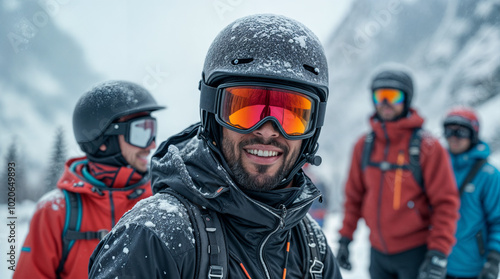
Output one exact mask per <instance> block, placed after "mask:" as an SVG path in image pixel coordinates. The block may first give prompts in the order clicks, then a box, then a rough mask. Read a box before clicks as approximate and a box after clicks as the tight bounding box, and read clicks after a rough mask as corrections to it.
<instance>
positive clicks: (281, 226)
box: [234, 186, 321, 279]
mask: <svg viewBox="0 0 500 279" xmlns="http://www.w3.org/2000/svg"><path fill="white" fill-rule="evenodd" d="M234 188H235V189H236V190H237V191H239V192H240V193H242V194H243V195H244V196H246V195H245V193H243V191H241V190H240V189H239V188H238V187H236V186H235V187H234ZM319 196H321V194H320V193H318V194H317V195H316V196H314V197H313V198H312V199H311V200H310V201H309V202H307V203H305V204H303V205H302V206H299V207H297V208H294V209H292V210H288V209H287V208H286V207H285V205H283V204H282V205H281V206H280V207H281V209H282V212H281V215H278V214H276V213H274V212H272V211H271V210H270V209H269V208H267V207H265V206H262V205H261V204H259V203H257V202H256V201H254V200H252V199H248V200H249V201H250V202H251V203H253V204H255V205H257V206H259V207H260V208H262V209H264V210H265V211H267V212H269V213H271V214H272V215H274V216H276V217H278V218H280V224H279V225H278V227H276V229H274V230H273V231H272V232H270V233H269V234H268V235H267V237H266V238H265V239H264V241H263V242H262V244H261V246H260V247H259V259H260V263H261V264H262V267H263V268H264V272H265V273H266V277H267V278H268V279H271V276H270V275H269V270H268V268H267V265H266V263H265V262H264V255H263V252H264V246H265V245H266V243H267V241H268V240H269V238H270V237H271V236H272V235H273V234H274V233H276V232H277V231H278V230H279V229H280V228H284V227H285V221H284V220H285V218H284V217H286V215H287V214H288V212H294V211H297V210H300V209H302V208H304V207H305V206H307V205H309V204H311V203H313V202H314V200H315V199H316V198H317V197H319Z"/></svg>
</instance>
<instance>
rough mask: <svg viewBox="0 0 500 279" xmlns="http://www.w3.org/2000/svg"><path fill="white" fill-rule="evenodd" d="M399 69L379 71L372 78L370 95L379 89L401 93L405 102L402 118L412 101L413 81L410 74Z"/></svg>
mask: <svg viewBox="0 0 500 279" xmlns="http://www.w3.org/2000/svg"><path fill="white" fill-rule="evenodd" d="M401 67H402V66H399V67H398V66H395V65H392V66H386V69H384V70H381V71H379V72H378V73H377V74H376V75H375V76H374V77H373V79H372V83H371V87H370V89H371V93H373V92H374V91H375V90H376V89H379V88H393V89H398V90H401V91H403V93H404V94H405V100H404V111H403V114H402V116H406V114H407V113H408V110H409V108H410V106H411V101H412V99H413V80H412V78H411V76H410V73H409V72H408V71H406V70H404V69H402V68H401Z"/></svg>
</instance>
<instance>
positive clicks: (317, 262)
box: [300, 215, 326, 279]
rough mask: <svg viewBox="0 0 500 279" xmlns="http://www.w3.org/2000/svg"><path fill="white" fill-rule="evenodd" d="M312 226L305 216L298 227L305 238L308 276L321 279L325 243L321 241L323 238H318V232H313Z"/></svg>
mask: <svg viewBox="0 0 500 279" xmlns="http://www.w3.org/2000/svg"><path fill="white" fill-rule="evenodd" d="M313 226H314V225H313V224H312V222H311V219H309V216H307V215H306V216H305V217H304V218H303V219H302V221H301V222H300V227H301V228H302V231H303V233H304V235H305V237H306V242H307V247H308V248H309V249H308V252H307V260H308V263H309V268H308V271H309V276H310V278H312V279H322V278H323V268H324V263H323V262H324V260H325V256H326V242H325V241H321V239H324V236H323V235H321V236H320V235H319V233H320V232H319V231H318V230H315V229H314V228H313ZM322 242H323V243H322Z"/></svg>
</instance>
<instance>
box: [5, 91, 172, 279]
mask: <svg viewBox="0 0 500 279" xmlns="http://www.w3.org/2000/svg"><path fill="white" fill-rule="evenodd" d="M163 108H164V107H162V106H159V105H157V103H156V101H155V100H154V98H153V97H152V96H151V94H150V93H149V92H148V91H147V90H146V89H144V88H143V87H141V86H139V85H137V84H134V83H131V82H126V81H109V82H105V83H102V84H99V85H97V86H96V87H94V88H92V89H91V90H90V91H88V92H86V93H85V94H84V95H83V96H82V97H81V98H80V99H79V100H78V103H77V104H76V107H75V110H74V112H73V131H74V134H75V138H76V141H77V142H78V144H79V145H80V148H81V149H82V150H83V151H84V152H85V154H86V157H81V158H74V159H70V160H68V162H66V168H65V171H64V173H63V175H62V177H61V179H60V180H59V182H58V185H57V189H55V190H53V191H51V192H49V193H47V194H46V195H45V196H44V197H42V198H41V199H40V201H39V202H38V204H37V208H36V212H35V214H34V216H33V218H32V220H31V224H30V229H29V233H28V236H27V237H26V240H25V242H24V245H23V247H22V249H21V255H20V257H19V262H18V265H17V267H16V270H15V272H14V277H13V278H71V279H75V278H76V279H78V278H88V272H87V266H88V262H89V258H90V255H91V254H92V252H93V251H94V248H95V247H96V246H97V244H98V243H99V240H100V239H101V238H102V237H104V235H105V234H106V233H107V232H109V231H110V230H111V228H112V227H113V226H114V225H115V224H116V222H117V221H118V220H119V219H120V217H121V216H122V215H123V214H124V213H125V212H127V211H128V210H129V209H131V208H132V207H133V206H134V205H135V204H136V203H137V202H138V201H139V200H141V199H143V198H146V197H149V196H151V195H152V192H151V184H150V178H149V174H148V159H147V157H148V155H149V153H150V152H151V151H152V150H153V149H154V148H156V144H155V136H156V119H155V118H153V117H152V116H151V112H152V111H155V110H159V109H163Z"/></svg>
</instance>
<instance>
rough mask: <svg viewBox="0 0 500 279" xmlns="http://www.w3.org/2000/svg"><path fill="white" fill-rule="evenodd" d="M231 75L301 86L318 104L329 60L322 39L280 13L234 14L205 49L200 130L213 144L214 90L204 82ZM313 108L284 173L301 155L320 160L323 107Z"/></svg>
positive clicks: (216, 82)
mask: <svg viewBox="0 0 500 279" xmlns="http://www.w3.org/2000/svg"><path fill="white" fill-rule="evenodd" d="M231 80H232V81H264V82H266V83H276V84H286V85H293V86H297V87H302V88H306V89H309V90H310V91H312V92H314V93H315V94H316V95H317V96H318V97H319V99H320V101H321V104H322V106H323V107H326V102H327V99H328V65H327V60H326V56H325V53H324V50H323V47H322V45H321V42H320V41H319V39H318V38H317V37H316V35H314V33H313V32H312V31H311V30H309V29H308V28H307V27H306V26H304V25H303V24H301V23H299V22H297V21H295V20H293V19H290V18H287V17H284V16H280V15H273V14H260V15H251V16H247V17H243V18H241V19H238V20H236V21H234V22H233V23H230V24H229V25H228V26H227V27H226V28H224V29H223V30H222V31H221V32H220V33H219V34H218V35H217V37H216V38H215V39H214V41H213V42H212V44H211V46H210V48H209V50H208V53H207V56H206V58H205V64H204V67H203V73H202V80H201V81H200V90H201V100H200V113H201V131H200V134H201V135H205V136H206V137H207V138H208V139H209V140H210V141H213V142H215V143H216V144H218V143H219V137H220V129H221V127H220V125H218V123H217V122H216V120H215V116H214V110H213V109H212V108H213V104H215V100H214V99H215V96H214V95H213V92H209V90H208V87H212V88H213V87H217V86H218V85H220V84H221V83H223V82H226V81H231ZM207 86H208V87H207ZM207 100H208V101H207ZM207 103H208V104H209V105H208V106H207V105H206V104H207ZM315 113H318V114H321V116H320V117H318V121H317V125H316V132H315V133H314V134H313V136H311V137H310V138H308V139H305V140H304V142H303V144H302V152H301V155H300V157H299V160H298V161H297V163H296V165H295V168H294V169H293V170H292V171H291V175H289V179H291V176H293V175H294V174H295V173H296V172H297V171H298V169H300V168H301V167H302V165H303V164H304V163H305V162H306V161H309V162H311V163H312V164H316V165H319V164H320V163H321V158H319V157H318V156H315V153H316V151H317V141H318V136H319V133H320V130H321V126H322V124H323V120H324V111H323V112H322V113H319V112H315Z"/></svg>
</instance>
